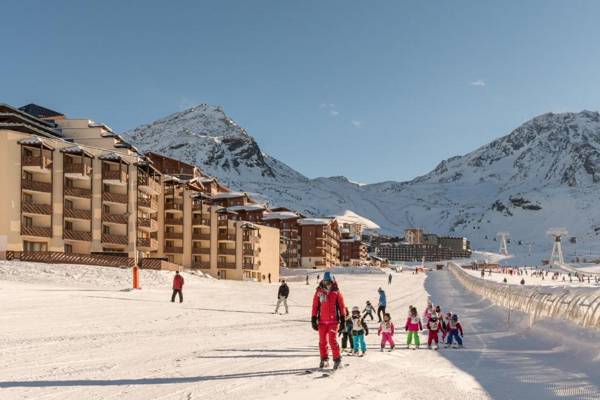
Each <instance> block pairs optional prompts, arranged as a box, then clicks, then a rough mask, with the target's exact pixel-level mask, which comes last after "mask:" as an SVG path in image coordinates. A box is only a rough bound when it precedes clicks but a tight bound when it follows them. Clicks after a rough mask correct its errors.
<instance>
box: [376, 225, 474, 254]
mask: <svg viewBox="0 0 600 400" xmlns="http://www.w3.org/2000/svg"><path fill="white" fill-rule="evenodd" d="M373 250H374V252H375V254H376V255H377V256H378V257H380V258H383V259H387V260H389V261H422V260H425V261H441V260H450V259H453V258H468V257H471V244H470V242H469V241H468V240H467V239H466V238H463V237H452V236H438V235H435V234H431V233H424V232H423V230H422V229H417V228H410V229H406V230H405V231H404V239H400V238H397V239H394V240H392V241H389V242H386V241H385V240H381V239H379V240H378V241H377V242H376V244H375V246H374V249H373Z"/></svg>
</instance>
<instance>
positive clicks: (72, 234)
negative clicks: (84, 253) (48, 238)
mask: <svg viewBox="0 0 600 400" xmlns="http://www.w3.org/2000/svg"><path fill="white" fill-rule="evenodd" d="M64 237H65V239H70V240H79V241H82V242H90V241H91V240H92V233H91V232H84V231H72V230H66V229H65V231H64Z"/></svg>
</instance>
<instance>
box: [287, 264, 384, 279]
mask: <svg viewBox="0 0 600 400" xmlns="http://www.w3.org/2000/svg"><path fill="white" fill-rule="evenodd" d="M325 271H329V272H331V273H332V274H340V275H341V274H385V273H387V271H384V270H382V269H381V268H379V267H371V266H367V265H364V266H360V267H332V268H322V269H312V268H311V269H308V268H286V267H281V268H279V275H281V276H282V277H284V276H289V277H291V276H306V275H307V274H308V275H317V274H319V275H321V274H323V273H324V272H325Z"/></svg>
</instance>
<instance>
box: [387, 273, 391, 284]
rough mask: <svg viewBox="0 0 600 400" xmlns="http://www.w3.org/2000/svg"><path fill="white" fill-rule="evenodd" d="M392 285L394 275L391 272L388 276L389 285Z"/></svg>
mask: <svg viewBox="0 0 600 400" xmlns="http://www.w3.org/2000/svg"><path fill="white" fill-rule="evenodd" d="M391 284H392V273H391V272H390V274H389V275H388V285H391Z"/></svg>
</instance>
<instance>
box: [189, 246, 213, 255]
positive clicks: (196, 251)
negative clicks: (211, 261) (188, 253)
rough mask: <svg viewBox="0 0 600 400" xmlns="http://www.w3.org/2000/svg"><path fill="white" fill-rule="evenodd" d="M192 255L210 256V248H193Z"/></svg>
mask: <svg viewBox="0 0 600 400" xmlns="http://www.w3.org/2000/svg"><path fill="white" fill-rule="evenodd" d="M192 254H210V247H192Z"/></svg>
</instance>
